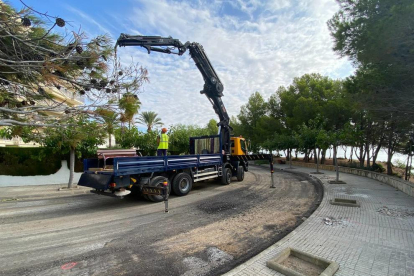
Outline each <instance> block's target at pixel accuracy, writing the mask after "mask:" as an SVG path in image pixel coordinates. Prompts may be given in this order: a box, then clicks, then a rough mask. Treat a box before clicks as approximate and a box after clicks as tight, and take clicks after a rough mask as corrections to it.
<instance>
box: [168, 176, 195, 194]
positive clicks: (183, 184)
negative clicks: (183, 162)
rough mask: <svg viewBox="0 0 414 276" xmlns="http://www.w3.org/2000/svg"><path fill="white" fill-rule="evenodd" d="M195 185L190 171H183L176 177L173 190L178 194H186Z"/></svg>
mask: <svg viewBox="0 0 414 276" xmlns="http://www.w3.org/2000/svg"><path fill="white" fill-rule="evenodd" d="M192 187H193V179H192V178H191V176H190V175H189V174H188V173H185V172H181V173H179V174H177V176H176V177H174V180H173V183H172V190H173V192H174V194H176V195H178V196H185V195H187V194H188V193H189V192H190V191H191V188H192Z"/></svg>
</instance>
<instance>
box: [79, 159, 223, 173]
mask: <svg viewBox="0 0 414 276" xmlns="http://www.w3.org/2000/svg"><path fill="white" fill-rule="evenodd" d="M97 164H98V161H97V159H96V158H94V159H86V160H85V162H84V172H85V173H95V174H113V175H114V176H121V175H132V174H141V173H151V172H166V171H173V170H179V169H186V168H199V167H207V166H214V165H221V164H222V156H221V154H201V155H170V156H143V157H116V158H114V159H113V170H96V168H95V167H96V166H97Z"/></svg>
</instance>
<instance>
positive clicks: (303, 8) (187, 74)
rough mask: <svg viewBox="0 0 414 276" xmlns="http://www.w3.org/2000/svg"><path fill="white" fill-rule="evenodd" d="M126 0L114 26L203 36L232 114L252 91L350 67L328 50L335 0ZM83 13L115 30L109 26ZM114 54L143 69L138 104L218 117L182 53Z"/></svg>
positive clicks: (133, 50)
mask: <svg viewBox="0 0 414 276" xmlns="http://www.w3.org/2000/svg"><path fill="white" fill-rule="evenodd" d="M132 4H133V7H132V8H129V9H128V10H127V11H124V13H123V14H122V15H117V14H112V15H111V17H112V18H113V20H111V22H112V25H116V26H120V28H119V30H118V31H119V33H121V32H124V33H129V34H144V35H160V36H172V37H174V38H178V39H180V40H181V41H182V42H186V41H191V42H193V41H195V42H198V43H200V44H202V45H203V46H204V49H205V51H206V53H207V55H208V57H209V59H210V61H211V63H212V64H213V66H214V68H215V70H216V72H217V74H218V75H219V77H220V79H221V81H222V82H223V84H224V97H223V98H222V100H223V102H224V104H225V106H226V108H227V111H228V112H229V115H230V116H232V115H237V114H238V113H239V110H240V107H241V106H242V105H243V104H246V102H247V100H248V98H249V96H250V95H251V94H252V93H254V92H255V91H259V92H260V93H261V94H262V95H263V96H264V97H265V98H268V97H270V95H271V94H272V93H274V92H275V91H276V90H277V88H278V87H279V86H281V85H283V86H286V85H289V84H290V83H291V82H292V80H293V78H294V77H299V76H301V75H303V74H305V73H321V74H324V75H328V76H330V77H333V78H344V77H346V76H348V75H349V74H350V73H352V70H353V69H352V66H351V64H350V62H349V61H348V60H346V59H339V58H338V56H336V55H335V54H334V52H333V51H332V50H331V49H332V47H333V44H332V39H331V37H330V35H329V31H328V28H327V25H326V21H327V20H328V19H329V18H331V17H332V15H333V14H334V13H335V12H336V11H337V10H338V6H337V4H336V2H335V1H333V0H318V1H312V0H306V1H299V0H297V1H287V0H281V1H257V0H249V1H244V0H237V1H224V0H222V1H219V0H217V1H213V2H211V1H203V0H199V1H197V2H196V1H188V2H187V1H170V0H159V1H152V0H135V1H133V2H132ZM80 15H81V16H82V17H83V16H84V15H82V13H80ZM85 16H86V17H87V16H88V15H85ZM89 21H90V22H91V24H94V25H96V26H97V27H98V28H99V29H100V30H107V31H109V30H112V33H114V31H113V30H114V28H115V27H114V26H109V25H106V24H107V23H102V25H101V24H99V23H97V21H96V20H94V19H92V18H90V19H89ZM115 23H116V24H115ZM118 35H119V34H116V35H115V37H114V38H115V39H116V38H117V36H118ZM118 54H119V55H120V56H121V58H122V60H123V61H124V62H126V63H128V61H129V60H130V57H131V56H133V57H134V60H135V61H139V63H140V64H141V65H142V66H144V67H146V68H147V69H148V71H149V77H150V81H151V83H150V84H147V85H146V86H145V92H144V93H142V94H141V95H140V100H141V101H142V103H143V105H142V110H143V111H148V110H151V111H155V112H157V113H158V114H159V116H160V117H161V119H162V121H163V122H164V123H165V125H167V126H168V125H170V124H175V123H183V124H199V125H206V124H207V123H208V121H209V120H210V119H211V118H215V119H217V115H216V114H215V113H214V111H213V109H212V107H211V104H210V103H209V102H208V101H207V99H206V97H205V96H204V95H200V93H199V91H200V90H201V89H202V88H203V84H204V82H203V78H202V76H201V74H200V73H199V72H198V70H197V68H196V66H195V65H194V62H193V61H192V59H191V58H190V56H189V55H188V54H187V53H186V54H184V55H183V56H176V55H166V54H162V53H156V52H153V53H151V54H150V55H148V54H147V52H146V50H145V49H143V48H140V47H127V48H121V49H119V50H118Z"/></svg>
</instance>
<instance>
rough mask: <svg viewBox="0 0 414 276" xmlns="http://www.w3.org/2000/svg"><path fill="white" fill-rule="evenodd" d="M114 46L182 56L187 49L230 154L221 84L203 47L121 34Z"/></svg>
mask: <svg viewBox="0 0 414 276" xmlns="http://www.w3.org/2000/svg"><path fill="white" fill-rule="evenodd" d="M116 45H117V46H118V45H119V46H141V47H144V48H145V49H147V51H148V54H149V53H151V51H155V52H161V53H166V54H177V55H180V56H181V55H183V54H184V53H185V52H186V51H187V49H188V50H189V52H190V56H191V58H192V59H193V60H194V62H195V64H196V66H197V68H198V70H199V71H200V73H201V75H202V76H203V79H204V87H203V90H201V91H200V93H201V94H205V95H206V96H207V98H208V100H209V101H210V102H211V104H212V105H213V108H214V111H215V112H216V113H217V115H218V116H219V119H220V122H219V126H220V135H221V136H222V143H223V149H224V151H225V153H226V154H230V132H231V127H230V125H229V121H230V118H229V115H228V114H227V111H226V108H225V107H224V104H223V101H222V100H221V97H222V96H223V89H224V88H223V84H222V82H221V81H220V79H219V77H218V76H217V74H216V71H215V70H214V68H213V66H212V65H211V63H210V60H209V59H208V57H207V54H206V53H205V52H204V49H203V46H201V45H200V44H199V43H196V42H192V43H190V42H186V43H184V44H183V43H181V42H180V41H179V40H178V39H174V38H172V37H161V36H141V35H127V34H121V35H120V37H119V38H118V40H117V42H116Z"/></svg>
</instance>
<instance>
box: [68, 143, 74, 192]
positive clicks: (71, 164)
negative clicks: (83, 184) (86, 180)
mask: <svg viewBox="0 0 414 276" xmlns="http://www.w3.org/2000/svg"><path fill="white" fill-rule="evenodd" d="M69 156H70V157H69V183H68V188H69V189H70V188H72V184H73V173H74V171H75V149H72V148H71V149H70V154H69Z"/></svg>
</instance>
